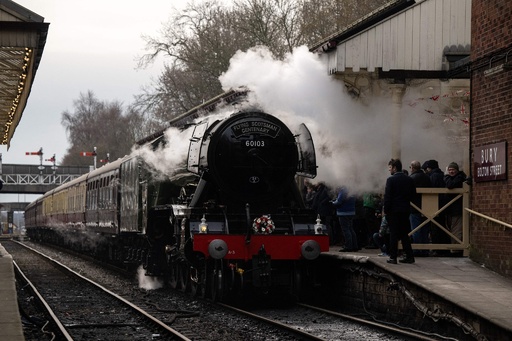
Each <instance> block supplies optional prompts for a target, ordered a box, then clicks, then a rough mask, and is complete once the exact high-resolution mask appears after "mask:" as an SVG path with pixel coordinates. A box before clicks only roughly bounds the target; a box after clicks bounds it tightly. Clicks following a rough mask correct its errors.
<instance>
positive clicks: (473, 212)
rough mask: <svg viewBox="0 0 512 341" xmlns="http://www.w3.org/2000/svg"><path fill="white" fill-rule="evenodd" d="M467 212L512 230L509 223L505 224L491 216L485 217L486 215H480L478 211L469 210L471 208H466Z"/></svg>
mask: <svg viewBox="0 0 512 341" xmlns="http://www.w3.org/2000/svg"><path fill="white" fill-rule="evenodd" d="M465 210H466V211H468V212H469V213H471V214H474V215H476V216H479V217H481V218H484V219H487V220H490V221H492V222H493V223H496V224H499V225H503V226H504V227H505V228H509V229H512V225H510V224H507V223H505V222H503V221H501V220H498V219H495V218H492V217H489V216H487V215H485V214H482V213H478V212H477V211H473V210H471V209H469V208H467V207H466V208H465Z"/></svg>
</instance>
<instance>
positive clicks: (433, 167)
mask: <svg viewBox="0 0 512 341" xmlns="http://www.w3.org/2000/svg"><path fill="white" fill-rule="evenodd" d="M421 168H423V169H424V170H425V173H427V174H428V176H429V177H430V182H431V183H432V187H434V188H446V183H445V182H444V172H443V171H442V170H441V169H439V163H438V162H437V161H436V160H428V161H425V163H424V164H423V166H422V167H421ZM446 202H447V201H446V196H445V195H444V194H439V199H438V208H441V207H443V206H444V205H445V204H446ZM434 220H435V221H436V222H438V223H439V224H440V225H442V226H444V227H446V217H445V212H444V211H443V212H441V213H439V214H438V215H437V217H435V218H434ZM430 237H431V239H432V244H448V243H450V238H449V237H448V235H447V234H446V233H445V232H444V231H443V230H441V229H440V228H439V226H437V225H436V224H434V223H432V224H430ZM432 255H434V256H444V255H447V251H446V250H438V251H435V252H433V253H432Z"/></svg>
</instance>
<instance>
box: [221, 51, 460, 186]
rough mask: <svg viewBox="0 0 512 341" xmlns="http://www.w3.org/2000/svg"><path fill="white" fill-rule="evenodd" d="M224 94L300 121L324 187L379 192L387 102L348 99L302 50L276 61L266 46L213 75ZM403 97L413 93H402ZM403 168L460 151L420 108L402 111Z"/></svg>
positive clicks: (388, 131) (386, 152)
mask: <svg viewBox="0 0 512 341" xmlns="http://www.w3.org/2000/svg"><path fill="white" fill-rule="evenodd" d="M220 81H221V83H222V86H223V89H224V90H225V91H227V90H230V89H237V88H240V87H246V88H248V89H250V90H251V91H250V93H249V94H250V100H252V101H254V102H256V103H258V104H259V105H260V106H261V107H262V109H263V110H264V111H266V112H267V113H269V114H273V115H275V116H277V117H279V118H280V119H282V120H283V121H285V122H286V123H287V124H289V125H290V126H291V127H293V126H297V125H298V124H300V123H302V122H304V123H305V124H306V125H307V126H308V128H309V129H310V131H311V134H312V137H313V141H314V143H315V150H316V155H317V164H318V176H317V178H316V179H315V181H324V182H325V183H326V184H328V185H329V186H330V187H331V188H334V187H337V186H341V185H345V186H347V187H348V188H349V189H350V190H351V191H352V192H354V193H362V192H365V191H382V190H383V186H384V184H385V179H386V178H387V177H388V176H389V172H388V167H387V164H388V161H389V160H390V158H391V156H392V155H391V141H392V112H393V110H394V109H393V107H392V99H391V98H390V96H382V97H377V98H371V99H368V100H371V103H370V104H362V103H361V101H357V100H354V99H353V98H352V97H351V96H350V95H349V94H348V92H347V89H346V87H345V85H344V84H343V82H342V81H339V80H335V78H334V77H333V76H330V75H328V73H327V67H326V66H325V65H324V64H323V63H322V62H321V60H320V59H319V57H318V56H317V55H315V54H313V53H310V52H309V50H308V49H307V47H304V46H303V47H299V48H296V49H295V50H294V51H293V53H291V54H289V55H288V56H287V57H286V58H285V59H284V60H283V61H279V60H276V59H275V58H274V57H273V56H272V54H271V53H270V52H269V50H268V49H266V48H265V47H257V48H253V49H251V50H249V51H246V52H240V51H239V52H238V53H236V54H235V55H234V56H233V57H232V59H231V64H230V68H229V69H228V71H227V72H225V73H224V74H223V75H221V77H220ZM408 91H409V93H406V94H405V98H404V101H406V100H407V98H417V97H418V94H415V93H413V91H412V90H408ZM402 110H403V111H404V112H403V113H402V120H401V124H402V128H401V129H402V130H401V131H402V136H401V149H402V153H401V154H402V164H403V166H404V169H406V168H407V167H408V165H409V163H410V162H411V161H412V160H418V161H420V162H421V163H423V162H424V161H426V160H428V159H436V160H438V161H439V165H440V168H442V169H443V168H444V165H445V163H443V162H446V164H448V163H449V162H451V161H457V162H459V164H461V161H462V160H461V155H462V153H461V146H460V145H459V144H458V143H455V142H453V141H449V139H448V138H447V136H448V135H449V133H448V132H447V128H446V125H443V124H442V121H441V120H439V119H437V120H433V119H432V117H430V116H429V115H428V114H426V113H425V112H424V111H423V110H414V108H411V107H409V106H407V105H403V106H402Z"/></svg>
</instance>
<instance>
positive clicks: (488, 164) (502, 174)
mask: <svg viewBox="0 0 512 341" xmlns="http://www.w3.org/2000/svg"><path fill="white" fill-rule="evenodd" d="M473 178H474V180H475V182H483V181H495V180H506V179H507V142H506V141H504V142H498V143H493V144H487V145H483V146H479V147H475V151H474V158H473Z"/></svg>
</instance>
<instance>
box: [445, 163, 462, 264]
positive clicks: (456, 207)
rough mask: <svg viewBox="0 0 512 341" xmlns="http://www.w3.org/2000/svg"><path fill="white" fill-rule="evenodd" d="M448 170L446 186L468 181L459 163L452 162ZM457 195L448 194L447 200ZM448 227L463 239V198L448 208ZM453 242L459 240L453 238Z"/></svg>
mask: <svg viewBox="0 0 512 341" xmlns="http://www.w3.org/2000/svg"><path fill="white" fill-rule="evenodd" d="M447 172H448V174H446V175H445V176H444V182H445V183H446V188H448V189H453V188H462V184H463V183H464V182H465V181H466V179H467V176H466V174H465V173H464V172H463V171H460V170H459V165H458V164H457V163H455V162H451V163H450V164H449V165H448V169H447ZM456 196H457V194H448V195H447V196H446V202H449V201H451V200H452V199H453V198H455V197H456ZM446 227H447V228H448V230H449V231H450V232H451V233H452V234H453V235H454V236H455V237H457V238H458V239H459V240H461V241H462V198H459V199H457V201H455V202H454V203H453V204H451V205H450V206H448V208H447V209H446ZM452 243H458V242H457V241H456V240H455V239H453V238H452ZM451 253H452V255H454V254H455V255H456V254H457V253H460V252H456V251H452V252H451Z"/></svg>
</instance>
